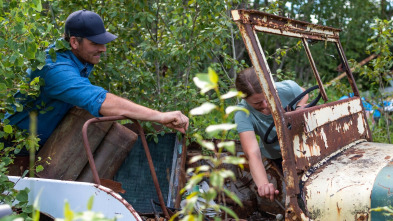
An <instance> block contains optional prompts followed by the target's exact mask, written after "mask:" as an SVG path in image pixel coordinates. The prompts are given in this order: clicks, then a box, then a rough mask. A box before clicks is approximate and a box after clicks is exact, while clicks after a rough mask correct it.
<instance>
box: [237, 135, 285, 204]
mask: <svg viewBox="0 0 393 221" xmlns="http://www.w3.org/2000/svg"><path fill="white" fill-rule="evenodd" d="M239 136H240V143H241V145H242V148H243V151H244V153H245V154H246V156H247V159H248V161H249V165H250V170H251V175H252V177H253V179H254V182H255V184H256V185H257V187H258V194H259V196H261V197H265V198H267V199H270V200H271V201H273V200H274V195H277V194H278V193H279V191H278V190H276V189H275V187H274V185H273V184H272V183H269V180H268V179H267V174H266V170H265V166H264V165H263V162H262V156H261V150H260V149H259V145H258V141H257V139H256V137H255V132H254V131H245V132H241V133H239Z"/></svg>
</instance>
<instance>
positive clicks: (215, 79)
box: [208, 68, 218, 85]
mask: <svg viewBox="0 0 393 221" xmlns="http://www.w3.org/2000/svg"><path fill="white" fill-rule="evenodd" d="M208 75H209V79H210V82H212V83H213V84H214V85H217V82H218V75H217V73H216V72H215V71H214V70H213V69H212V68H208Z"/></svg>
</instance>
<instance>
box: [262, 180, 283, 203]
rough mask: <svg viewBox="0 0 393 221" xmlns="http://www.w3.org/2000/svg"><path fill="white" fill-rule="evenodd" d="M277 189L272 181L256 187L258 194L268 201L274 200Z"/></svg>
mask: <svg viewBox="0 0 393 221" xmlns="http://www.w3.org/2000/svg"><path fill="white" fill-rule="evenodd" d="M278 193H279V191H278V190H276V189H275V188H274V185H273V184H272V183H265V184H263V185H261V186H259V187H258V195H259V196H260V197H264V198H266V199H270V201H273V200H274V195H278Z"/></svg>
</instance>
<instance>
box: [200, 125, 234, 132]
mask: <svg viewBox="0 0 393 221" xmlns="http://www.w3.org/2000/svg"><path fill="white" fill-rule="evenodd" d="M234 128H236V124H217V125H209V126H208V127H207V128H206V132H207V133H214V132H217V131H223V130H227V131H228V130H232V129H234Z"/></svg>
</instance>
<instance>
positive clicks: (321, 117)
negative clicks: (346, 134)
mask: <svg viewBox="0 0 393 221" xmlns="http://www.w3.org/2000/svg"><path fill="white" fill-rule="evenodd" d="M361 111H363V109H362V106H361V101H360V99H355V100H351V101H350V102H348V103H341V104H338V105H335V106H329V107H326V108H323V109H319V110H316V111H314V112H306V113H304V118H305V124H306V125H305V126H306V131H307V132H311V131H313V130H315V128H317V127H319V126H322V125H324V124H327V123H329V122H333V121H336V120H338V119H340V118H342V117H344V116H348V115H351V114H355V113H358V112H361ZM347 130H348V128H347Z"/></svg>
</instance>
